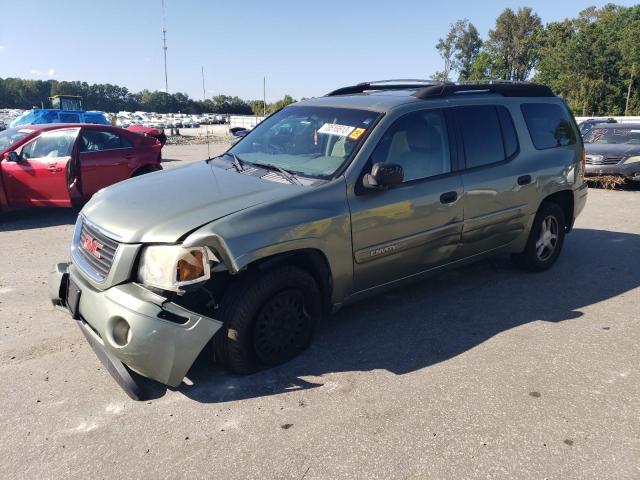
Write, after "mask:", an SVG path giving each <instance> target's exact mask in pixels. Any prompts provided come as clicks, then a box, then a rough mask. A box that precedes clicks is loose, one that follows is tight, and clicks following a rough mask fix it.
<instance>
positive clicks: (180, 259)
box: [138, 245, 218, 292]
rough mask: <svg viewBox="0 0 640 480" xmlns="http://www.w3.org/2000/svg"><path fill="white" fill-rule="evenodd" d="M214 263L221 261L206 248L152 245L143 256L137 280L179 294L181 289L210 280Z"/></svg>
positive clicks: (143, 252) (145, 249)
mask: <svg viewBox="0 0 640 480" xmlns="http://www.w3.org/2000/svg"><path fill="white" fill-rule="evenodd" d="M211 261H213V262H218V259H217V258H216V257H215V255H213V253H211V251H210V250H209V249H208V248H205V247H189V248H184V247H182V246H181V245H149V246H146V247H144V249H143V250H142V254H141V256H140V266H139V267H138V280H140V281H141V282H142V283H143V284H145V285H149V286H152V287H157V288H161V289H163V290H170V291H173V292H180V291H181V287H184V286H187V285H192V284H194V283H200V282H204V281H206V280H208V279H209V278H211V266H210V264H209V262H211Z"/></svg>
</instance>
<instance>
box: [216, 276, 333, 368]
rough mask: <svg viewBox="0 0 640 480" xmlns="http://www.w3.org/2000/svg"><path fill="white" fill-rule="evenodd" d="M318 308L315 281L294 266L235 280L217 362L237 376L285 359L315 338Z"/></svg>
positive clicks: (225, 301)
mask: <svg viewBox="0 0 640 480" xmlns="http://www.w3.org/2000/svg"><path fill="white" fill-rule="evenodd" d="M321 305H322V302H321V297H320V293H319V289H318V286H317V284H316V282H315V280H314V279H313V277H312V276H311V275H310V274H309V273H307V272H306V271H304V270H302V269H300V268H298V267H295V266H284V267H280V268H277V269H274V270H271V271H268V272H266V273H264V274H261V275H259V276H258V275H257V274H253V275H251V276H248V277H247V278H245V279H243V280H239V281H238V282H236V283H235V284H233V285H232V286H231V288H230V290H229V292H228V294H227V295H225V298H224V299H223V301H222V304H221V309H220V320H222V321H223V322H224V325H223V327H222V328H221V329H220V331H219V332H218V333H217V334H216V336H215V338H214V347H215V356H216V359H217V360H219V361H220V362H221V363H222V364H224V365H225V366H226V367H227V368H229V369H230V370H232V371H233V372H236V373H240V374H248V373H252V372H255V371H256V370H258V369H259V368H260V367H263V366H273V365H279V364H282V363H285V362H287V361H289V360H290V359H292V358H293V357H295V356H296V355H298V354H299V353H300V352H302V351H303V350H304V349H306V348H307V346H308V345H309V343H310V342H311V340H312V339H313V335H314V333H315V329H316V325H317V323H318V321H319V319H320V316H321V311H322V308H321Z"/></svg>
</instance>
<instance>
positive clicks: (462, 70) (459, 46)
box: [454, 18, 482, 80]
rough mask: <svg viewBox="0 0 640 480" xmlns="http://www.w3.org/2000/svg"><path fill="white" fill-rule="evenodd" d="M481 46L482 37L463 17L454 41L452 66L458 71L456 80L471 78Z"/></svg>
mask: <svg viewBox="0 0 640 480" xmlns="http://www.w3.org/2000/svg"><path fill="white" fill-rule="evenodd" d="M481 48H482V39H481V38H480V34H479V33H478V29H477V28H476V27H475V25H473V23H470V22H469V21H468V20H467V19H466V18H465V19H464V20H462V22H461V24H460V29H459V31H458V35H457V37H456V41H455V53H454V59H455V62H454V68H455V70H457V71H458V80H470V79H471V76H472V74H473V68H474V64H475V62H476V59H477V58H478V55H479V53H480V49H481Z"/></svg>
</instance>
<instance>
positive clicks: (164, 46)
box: [162, 0, 169, 94]
mask: <svg viewBox="0 0 640 480" xmlns="http://www.w3.org/2000/svg"><path fill="white" fill-rule="evenodd" d="M162 50H163V51H164V91H165V93H167V94H168V93H169V80H168V76H167V28H166V17H165V11H164V0H162Z"/></svg>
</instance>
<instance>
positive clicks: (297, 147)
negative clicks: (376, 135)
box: [230, 106, 380, 178]
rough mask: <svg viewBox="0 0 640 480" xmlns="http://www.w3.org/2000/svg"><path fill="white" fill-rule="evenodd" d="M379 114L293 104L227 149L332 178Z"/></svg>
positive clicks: (250, 158)
mask: <svg viewBox="0 0 640 480" xmlns="http://www.w3.org/2000/svg"><path fill="white" fill-rule="evenodd" d="M379 115H380V114H379V113H376V112H370V111H367V110H355V109H350V108H331V107H302V106H291V107H287V108H284V109H282V110H281V111H279V112H278V113H275V114H274V115H272V116H270V117H268V118H267V119H265V120H264V121H263V122H262V123H260V124H258V126H256V128H255V129H253V130H252V131H251V132H250V133H249V134H248V135H247V136H246V137H245V138H244V139H242V140H241V141H240V142H239V143H238V144H236V145H235V146H234V147H233V148H232V149H231V150H230V153H233V154H234V155H236V156H237V157H238V158H239V159H240V160H241V161H243V162H249V163H254V164H263V165H267V164H268V165H272V166H276V167H279V168H282V169H284V170H287V171H289V172H291V173H294V174H299V175H303V176H307V177H312V178H331V177H332V176H333V175H334V174H335V173H336V172H337V171H338V170H339V169H340V168H341V166H342V165H343V164H344V163H345V162H346V161H347V160H348V159H349V158H350V157H351V154H352V153H353V152H354V150H355V148H356V147H357V146H358V145H359V144H360V142H361V141H362V140H363V139H364V138H365V136H366V134H367V132H368V131H369V130H370V129H371V127H372V126H373V124H374V123H375V120H376V119H377V118H378V117H379Z"/></svg>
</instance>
